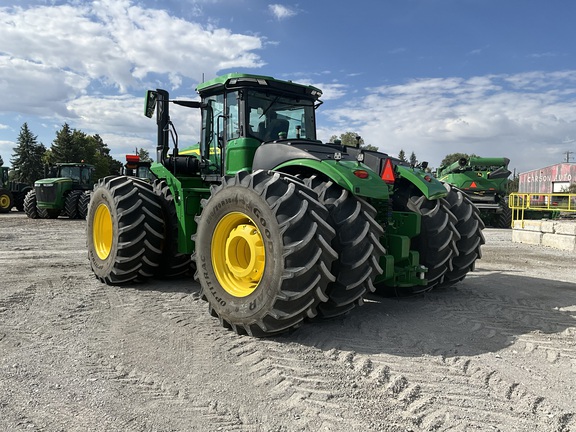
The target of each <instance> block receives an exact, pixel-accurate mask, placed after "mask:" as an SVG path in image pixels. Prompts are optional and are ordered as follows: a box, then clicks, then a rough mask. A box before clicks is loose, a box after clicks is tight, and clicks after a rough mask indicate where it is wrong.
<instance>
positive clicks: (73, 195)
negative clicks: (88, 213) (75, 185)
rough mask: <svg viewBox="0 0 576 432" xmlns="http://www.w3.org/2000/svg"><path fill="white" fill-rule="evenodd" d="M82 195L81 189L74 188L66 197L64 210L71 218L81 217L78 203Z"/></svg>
mask: <svg viewBox="0 0 576 432" xmlns="http://www.w3.org/2000/svg"><path fill="white" fill-rule="evenodd" d="M81 195H82V191H81V190H72V191H70V192H69V193H68V194H67V195H66V197H65V198H64V211H65V212H66V214H67V215H68V217H69V218H70V219H79V218H80V212H79V208H78V203H79V199H80V196H81Z"/></svg>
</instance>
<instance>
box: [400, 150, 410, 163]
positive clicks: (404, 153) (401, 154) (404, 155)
mask: <svg viewBox="0 0 576 432" xmlns="http://www.w3.org/2000/svg"><path fill="white" fill-rule="evenodd" d="M398 159H400V160H401V161H402V162H408V159H406V152H404V150H403V149H400V152H399V153H398Z"/></svg>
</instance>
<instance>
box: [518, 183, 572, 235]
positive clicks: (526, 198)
mask: <svg viewBox="0 0 576 432" xmlns="http://www.w3.org/2000/svg"><path fill="white" fill-rule="evenodd" d="M508 206H509V207H510V208H511V209H512V228H514V225H515V224H516V223H521V227H522V228H524V219H525V218H527V219H528V218H529V219H534V215H536V214H539V215H540V216H541V217H548V218H551V219H554V218H558V217H559V216H560V215H561V214H562V213H576V194H568V193H519V192H514V193H511V194H510V196H509V197H508ZM545 212H547V213H549V214H548V215H546V214H545Z"/></svg>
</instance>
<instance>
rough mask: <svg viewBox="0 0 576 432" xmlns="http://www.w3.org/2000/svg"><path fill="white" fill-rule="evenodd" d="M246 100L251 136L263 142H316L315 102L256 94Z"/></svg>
mask: <svg viewBox="0 0 576 432" xmlns="http://www.w3.org/2000/svg"><path fill="white" fill-rule="evenodd" d="M247 96H248V97H247V100H246V106H247V111H248V112H247V115H248V124H249V125H250V127H249V128H248V135H250V136H253V137H255V138H258V139H259V140H261V141H274V140H277V139H296V138H300V139H306V140H315V139H316V127H315V125H314V101H312V100H308V99H295V98H293V97H288V96H280V95H275V94H267V93H263V92H258V91H254V90H251V91H249V92H248V95H247Z"/></svg>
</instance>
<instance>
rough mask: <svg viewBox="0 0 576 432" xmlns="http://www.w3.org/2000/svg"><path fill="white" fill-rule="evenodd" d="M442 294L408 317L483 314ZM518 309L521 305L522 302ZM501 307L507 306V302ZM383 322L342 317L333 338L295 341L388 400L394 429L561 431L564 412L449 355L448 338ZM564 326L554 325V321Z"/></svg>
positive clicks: (568, 420) (381, 316)
mask: <svg viewBox="0 0 576 432" xmlns="http://www.w3.org/2000/svg"><path fill="white" fill-rule="evenodd" d="M449 294H450V295H447V296H443V295H442V294H441V295H440V297H441V300H437V299H436V300H435V296H434V295H426V296H425V297H426V298H422V299H409V300H408V301H407V302H408V303H410V308H413V307H414V306H415V304H414V303H417V304H418V308H417V310H416V311H411V312H410V313H409V314H408V315H409V318H410V320H413V319H419V320H421V321H423V322H424V326H426V324H427V323H430V324H432V323H433V322H434V321H438V316H440V317H442V319H446V320H447V321H446V322H449V323H452V322H454V320H448V318H449V317H447V316H446V315H445V312H446V309H448V310H449V314H452V315H457V314H458V313H459V312H461V313H462V314H464V316H465V318H466V321H467V322H468V324H469V325H470V323H471V325H472V326H473V325H474V323H473V322H472V321H474V320H473V319H472V318H471V317H480V316H482V314H485V313H486V307H485V306H486V305H479V306H478V307H477V310H475V309H474V307H472V308H470V307H469V306H470V305H471V304H475V303H476V302H477V301H478V298H477V297H475V296H474V295H472V298H469V300H467V301H466V304H465V305H462V304H459V302H460V300H459V299H458V295H459V294H458V293H457V292H456V293H449ZM466 294H469V293H466ZM486 299H487V300H486V301H485V303H492V304H495V305H496V304H498V305H500V301H501V299H499V298H496V299H491V298H490V297H489V296H487V297H486ZM383 303H386V304H388V306H390V305H392V304H394V303H395V301H388V300H384V301H383ZM438 303H442V307H440V308H439V307H438ZM519 305H520V307H526V306H527V305H526V304H524V303H523V302H519ZM378 306H379V307H380V306H382V305H378ZM488 306H489V305H488ZM507 307H514V303H513V302H512V306H507ZM365 308H366V306H365ZM470 309H471V310H470ZM503 312H504V313H505V311H501V310H500V311H499V313H503ZM538 314H539V312H537V313H535V315H536V316H538ZM435 315H436V316H435ZM387 317H388V313H386V311H382V310H381V309H379V310H376V311H375V314H374V316H370V317H367V316H366V315H364V316H363V317H362V318H360V317H358V316H354V317H352V318H346V319H345V320H344V321H343V323H345V324H341V325H342V331H341V332H339V334H340V337H339V338H338V339H337V340H334V339H332V340H328V341H327V340H321V339H318V338H317V336H316V332H315V333H312V332H305V333H306V334H307V337H306V338H300V339H299V340H300V341H301V342H303V343H305V344H306V345H313V346H316V347H320V348H321V349H323V350H324V351H326V352H327V353H329V355H328V358H331V359H333V360H334V361H336V362H339V363H342V364H344V365H348V366H349V368H350V370H352V371H354V372H355V374H356V375H355V377H356V379H358V380H359V381H360V382H363V385H364V387H366V389H367V390H368V389H373V388H374V385H376V386H377V387H380V388H381V391H384V392H385V393H387V394H388V395H390V397H391V398H394V399H395V400H396V407H397V410H396V411H395V413H392V415H390V414H389V416H388V418H389V419H390V418H396V419H397V420H396V421H397V423H398V424H405V422H407V421H408V422H410V423H411V424H413V425H414V426H415V427H418V428H421V430H436V429H438V428H440V429H442V430H444V428H448V427H456V428H458V427H462V428H468V427H470V428H472V429H474V428H478V429H480V430H485V429H484V428H485V427H486V425H491V426H492V427H494V428H495V429H494V430H498V428H499V427H500V425H502V424H504V425H509V429H506V430H519V431H523V430H534V427H535V426H534V425H536V426H537V428H536V429H537V430H543V431H544V430H550V431H556V430H565V429H566V428H567V427H568V425H573V420H574V413H573V412H572V411H565V410H564V409H562V408H560V407H558V406H556V405H555V404H554V403H550V402H549V401H547V400H546V398H545V397H543V396H542V395H541V394H539V393H534V392H533V389H532V390H530V389H528V388H527V387H526V386H524V385H523V384H522V383H521V382H520V381H515V380H510V379H508V378H507V377H505V376H503V375H502V373H501V372H500V371H499V370H498V369H496V368H494V367H492V366H493V365H492V364H489V365H486V364H485V362H483V361H482V360H480V361H479V360H477V358H466V357H459V356H454V353H453V352H452V351H450V350H448V349H446V348H447V347H448V346H449V345H450V344H447V343H446V342H447V341H448V340H451V339H452V338H451V337H450V336H447V337H446V339H443V338H440V341H435V340H434V335H431V334H428V333H427V332H426V331H424V332H421V331H418V328H419V327H420V326H416V327H414V326H413V323H415V321H413V322H412V326H411V321H410V320H404V321H403V324H402V326H398V325H392V328H388V327H387V324H386V321H389V319H387ZM400 318H402V317H400ZM442 319H440V322H442ZM568 323H569V322H564V321H562V320H561V324H568ZM457 325H458V332H460V333H461V335H460V338H462V337H463V335H466V334H467V329H466V323H460V322H459V323H458V324H457ZM462 326H464V327H463V328H462ZM554 328H555V329H557V328H556V327H554ZM413 330H417V331H413ZM489 330H492V329H489ZM329 333H332V332H329ZM487 336H489V335H487ZM400 340H401V342H399V343H397V344H395V342H396V341H400ZM455 340H458V338H455ZM504 346H505V345H502V347H504ZM375 347H379V348H380V349H375ZM367 394H368V395H369V394H370V392H369V391H367ZM391 400H392V399H391ZM566 430H567V429H566Z"/></svg>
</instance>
